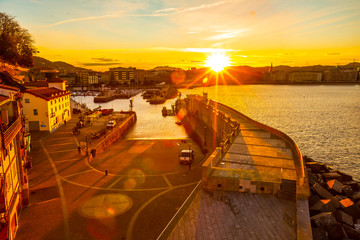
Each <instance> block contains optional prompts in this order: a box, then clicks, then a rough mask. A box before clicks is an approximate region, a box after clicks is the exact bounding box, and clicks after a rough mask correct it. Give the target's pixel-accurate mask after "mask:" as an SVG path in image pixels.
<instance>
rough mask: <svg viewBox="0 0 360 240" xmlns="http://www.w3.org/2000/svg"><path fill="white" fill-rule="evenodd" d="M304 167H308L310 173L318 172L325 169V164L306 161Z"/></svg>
mask: <svg viewBox="0 0 360 240" xmlns="http://www.w3.org/2000/svg"><path fill="white" fill-rule="evenodd" d="M306 167H307V168H309V169H310V170H311V172H312V173H320V171H326V170H327V168H326V166H325V165H324V164H322V163H319V162H307V163H306Z"/></svg>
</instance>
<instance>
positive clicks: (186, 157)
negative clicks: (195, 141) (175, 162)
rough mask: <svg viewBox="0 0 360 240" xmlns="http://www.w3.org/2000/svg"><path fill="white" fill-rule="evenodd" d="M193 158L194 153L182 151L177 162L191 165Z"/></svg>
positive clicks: (188, 150)
mask: <svg viewBox="0 0 360 240" xmlns="http://www.w3.org/2000/svg"><path fill="white" fill-rule="evenodd" d="M194 157H195V152H194V151H193V150H190V149H187V150H182V151H181V152H180V154H179V160H180V163H181V164H192V161H193V160H194Z"/></svg>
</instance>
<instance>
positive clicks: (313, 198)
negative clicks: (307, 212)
mask: <svg viewBox="0 0 360 240" xmlns="http://www.w3.org/2000/svg"><path fill="white" fill-rule="evenodd" d="M319 201H320V197H319V196H318V195H317V194H312V195H311V196H310V198H309V207H310V208H311V207H312V206H313V205H314V204H315V203H317V202H319Z"/></svg>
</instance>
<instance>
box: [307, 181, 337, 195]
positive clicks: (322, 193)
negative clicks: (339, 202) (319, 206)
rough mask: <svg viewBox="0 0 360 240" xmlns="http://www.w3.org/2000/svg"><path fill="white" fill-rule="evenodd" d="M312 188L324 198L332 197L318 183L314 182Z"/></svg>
mask: <svg viewBox="0 0 360 240" xmlns="http://www.w3.org/2000/svg"><path fill="white" fill-rule="evenodd" d="M312 189H313V190H314V191H315V192H316V193H317V194H318V195H319V196H320V197H321V198H325V199H329V198H332V197H334V196H333V195H332V194H331V193H329V192H328V191H327V190H326V189H325V188H323V187H322V186H321V185H320V184H318V183H315V184H314V186H313V187H312Z"/></svg>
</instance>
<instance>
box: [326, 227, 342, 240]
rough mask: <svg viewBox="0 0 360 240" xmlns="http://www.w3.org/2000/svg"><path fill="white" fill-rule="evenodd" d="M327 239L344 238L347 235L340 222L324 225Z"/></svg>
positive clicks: (336, 239)
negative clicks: (327, 235)
mask: <svg viewBox="0 0 360 240" xmlns="http://www.w3.org/2000/svg"><path fill="white" fill-rule="evenodd" d="M326 231H327V232H328V234H329V240H339V239H346V238H347V235H346V233H345V230H344V228H343V226H342V224H341V223H333V224H329V225H327V226H326Z"/></svg>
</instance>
